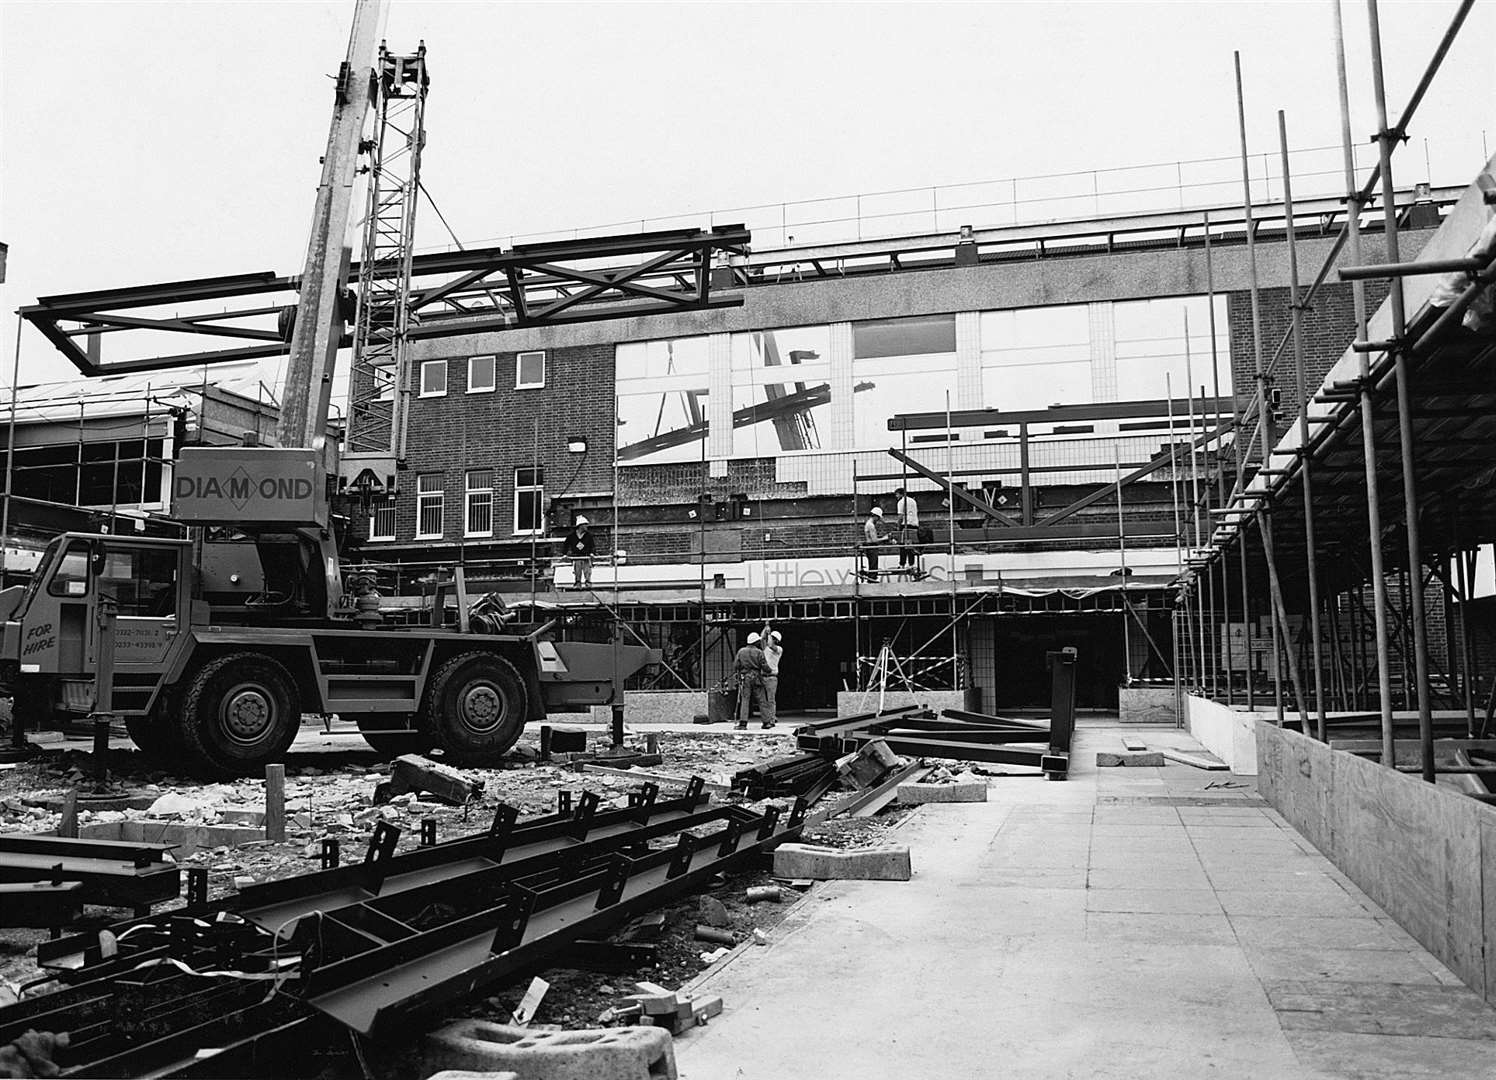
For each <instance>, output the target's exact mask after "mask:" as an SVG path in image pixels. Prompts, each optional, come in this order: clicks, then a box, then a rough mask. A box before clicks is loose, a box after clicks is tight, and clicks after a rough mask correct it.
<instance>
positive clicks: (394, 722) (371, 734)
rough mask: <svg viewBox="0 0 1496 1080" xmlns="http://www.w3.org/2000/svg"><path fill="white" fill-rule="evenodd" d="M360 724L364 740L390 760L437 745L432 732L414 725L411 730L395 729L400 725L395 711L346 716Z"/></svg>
mask: <svg viewBox="0 0 1496 1080" xmlns="http://www.w3.org/2000/svg"><path fill="white" fill-rule="evenodd" d="M344 719H345V720H352V721H353V722H354V723H356V724H358V730H359V734H361V735H362V736H363V737H364V742H366V743H368V744H369V746H370V748H372V749H373V751H374V752H375V753H376V754H378V755H379V756H380V757H382V758H384V759H386V760H389V759H390V758H397V757H399V756H400V755H401V754H424V753H425V752H426V751H427V750H430V749H431V748H432V747H433V746H435V745H436V740H435V739H434V738H432V737H431V732H429V731H427V730H425V729H424V728H419V727H412V728H411V729H410V730H409V731H395V730H393V729H394V728H396V727H398V726H399V725H400V722H401V721H400V716H399V715H398V714H395V713H369V714H367V715H364V716H345V717H344Z"/></svg>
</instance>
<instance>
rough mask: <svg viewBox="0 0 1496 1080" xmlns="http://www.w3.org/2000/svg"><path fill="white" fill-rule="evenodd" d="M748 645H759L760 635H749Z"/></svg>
mask: <svg viewBox="0 0 1496 1080" xmlns="http://www.w3.org/2000/svg"><path fill="white" fill-rule="evenodd" d="M748 644H750V645H757V644H758V635H757V634H749V635H748Z"/></svg>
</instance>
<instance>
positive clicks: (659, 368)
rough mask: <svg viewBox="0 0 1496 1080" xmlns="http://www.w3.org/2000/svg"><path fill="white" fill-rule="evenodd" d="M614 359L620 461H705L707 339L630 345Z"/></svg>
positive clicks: (621, 349)
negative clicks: (703, 453) (702, 457)
mask: <svg viewBox="0 0 1496 1080" xmlns="http://www.w3.org/2000/svg"><path fill="white" fill-rule="evenodd" d="M614 355H615V363H616V368H615V372H616V380H615V390H616V393H617V394H618V414H617V418H616V419H617V424H618V435H617V450H616V453H617V459H618V460H619V461H620V462H625V461H626V462H630V463H632V464H636V465H645V464H649V465H654V464H660V463H663V462H669V461H699V460H701V453H702V445H701V444H702V443H703V442H704V441H705V440H706V433H707V359H708V349H707V339H706V338H705V337H690V338H673V339H670V340H666V341H642V342H626V343H624V344H622V345H619V346H618V349H617V351H616V353H615V354H614Z"/></svg>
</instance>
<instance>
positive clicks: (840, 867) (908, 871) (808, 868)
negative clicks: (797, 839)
mask: <svg viewBox="0 0 1496 1080" xmlns="http://www.w3.org/2000/svg"><path fill="white" fill-rule="evenodd" d="M912 873H913V870H912V867H911V865H910V862H909V848H908V845H902V844H901V845H889V846H887V847H875V848H859V849H856V850H851V851H843V850H840V849H837V848H828V847H818V846H816V845H815V844H781V845H780V846H779V847H777V848H775V849H774V876H775V877H782V878H812V879H814V880H817V881H826V880H832V879H837V880H848V881H908V880H909V878H910V877H911V876H912Z"/></svg>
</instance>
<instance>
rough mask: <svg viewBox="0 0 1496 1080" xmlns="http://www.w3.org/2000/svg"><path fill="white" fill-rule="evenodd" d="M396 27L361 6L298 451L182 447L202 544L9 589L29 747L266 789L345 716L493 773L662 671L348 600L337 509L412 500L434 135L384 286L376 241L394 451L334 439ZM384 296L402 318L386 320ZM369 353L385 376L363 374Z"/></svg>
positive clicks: (8, 624)
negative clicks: (566, 717)
mask: <svg viewBox="0 0 1496 1080" xmlns="http://www.w3.org/2000/svg"><path fill="white" fill-rule="evenodd" d="M382 9H383V0H358V2H357V6H356V11H355V15H354V23H353V32H352V35H351V37H350V43H349V49H348V58H347V60H346V61H345V62H344V64H343V65H342V68H341V70H340V72H339V75H338V85H337V91H336V101H335V105H334V110H333V120H332V126H331V131H330V133H329V137H328V145H327V150H326V153H325V155H324V157H323V162H322V165H323V169H322V178H321V183H320V184H319V187H318V194H317V200H316V206H315V209H314V212H313V225H312V230H311V243H310V244H309V246H308V251H307V257H306V261H305V268H304V271H303V274H302V278H301V288H300V294H299V302H298V304H297V307H296V309H295V318H294V320H293V324H292V327H291V330H292V333H291V338H290V342H291V350H290V352H291V359H290V363H289V364H288V367H287V372H286V376H285V380H284V384H283V387H282V392H281V416H280V420H279V425H278V430H277V434H278V441H279V443H280V445H279V446H276V447H223V448H219V447H214V448H187V449H184V450H182V452H181V453H180V455H179V459H178V461H177V463H176V467H175V470H174V473H173V477H172V493H173V508H172V516H173V517H174V518H176V519H177V520H178V521H181V522H182V523H184V524H186V525H189V526H191V527H192V528H191V536H190V538H189V539H184V540H174V539H159V538H148V537H134V536H121V535H104V534H87V533H65V534H63V535H61V536H59V537H57V538H55V539H54V540H53V541H52V543H51V544H50V545H49V546H48V548H47V550H46V552H45V553H44V555H43V557H42V559H41V562H40V564H39V565H38V567H37V570H36V573H35V575H34V577H33V578H32V580H31V582H30V583H29V584H28V585H26V586H24V587H23V586H16V587H13V588H9V589H6V590H4V591H3V592H0V620H3V622H0V680H3V681H4V682H6V683H8V684H9V685H10V687H11V689H12V696H13V697H12V699H13V703H14V711H13V723H15V724H16V725H17V729H18V730H20V729H21V728H22V727H23V726H25V725H30V724H34V723H36V722H37V721H39V720H42V719H45V718H48V717H50V716H51V715H53V714H54V713H55V712H57V711H59V710H60V711H63V712H65V713H74V714H89V713H98V714H110V715H114V716H118V717H121V718H122V719H123V720H124V722H125V725H126V727H127V729H128V731H129V732H130V735H131V737H132V739H133V740H134V741H135V743H136V744H137V745H138V746H140V747H141V749H143V750H146V751H148V752H155V753H158V754H161V755H163V756H168V757H172V758H175V759H178V760H181V761H183V762H185V763H186V764H187V765H188V766H189V767H191V768H193V769H194V770H195V771H198V772H200V773H203V774H206V775H219V776H228V775H248V774H252V773H255V772H257V771H259V770H260V768H261V767H262V766H263V765H264V764H265V763H267V762H270V761H273V760H275V759H277V758H278V757H280V756H281V755H283V754H284V753H285V752H286V750H287V749H288V748H289V747H290V745H291V743H292V741H293V740H294V739H295V737H296V732H297V730H298V728H299V727H300V724H301V717H302V714H303V713H323V714H330V713H337V714H339V715H341V716H343V717H344V718H352V719H353V720H355V721H356V722H357V724H358V726H359V728H360V730H362V731H364V732H366V734H365V738H366V740H367V741H369V743H370V744H371V745H373V746H374V747H375V748H376V749H379V750H383V751H386V752H392V751H398V750H399V749H400V748H409V749H430V748H432V747H439V748H440V749H441V750H442V751H443V753H444V755H445V756H446V759H447V760H449V761H454V762H458V763H472V764H477V763H483V762H488V761H492V760H493V759H494V758H495V757H497V756H498V755H501V754H503V753H504V752H505V751H507V750H508V749H509V748H510V747H511V746H513V744H514V742H515V741H516V740H517V739H518V738H519V735H520V733H521V732H522V730H523V728H524V725H525V724H526V723H527V722H528V721H530V720H535V719H540V718H543V717H544V715H545V714H546V712H547V711H548V710H558V709H566V708H569V707H574V706H581V705H589V704H603V703H607V702H610V701H614V702H616V701H618V700H619V699H620V695H621V687H622V685H623V680H624V679H626V678H627V677H628V676H629V675H631V674H633V673H634V672H636V671H638V670H639V669H640V668H642V667H643V666H644V665H645V664H647V663H650V662H656V661H658V659H659V653H658V652H657V651H655V650H651V649H647V648H643V647H641V646H632V645H624V644H622V643H620V642H616V641H615V642H610V643H602V642H582V641H567V640H552V639H551V638H549V637H547V636H545V631H544V628H541V629H540V630H536V631H534V632H532V633H529V634H523V635H521V634H513V633H504V632H501V631H503V630H504V629H505V627H504V625H503V623H502V622H501V621H500V620H497V619H495V618H492V617H484V616H483V615H482V614H481V613H479V614H477V615H476V616H475V617H471V618H470V617H469V612H468V611H467V610H466V609H465V607H464V600H465V597H464V595H463V593H462V592H461V590H460V588H459V590H458V595H459V605H458V612H457V614H458V621H457V625H456V626H455V627H448V626H446V625H445V605H444V603H443V601H442V600H441V598H440V595H438V599H437V601H436V603H435V605H434V608H433V612H432V617H431V619H430V620H429V621H428V623H427V624H426V625H421V626H400V627H394V626H386V625H384V624H383V619H382V617H381V615H380V613H379V610H378V603H377V600H373V594H372V593H371V591H370V589H369V587H368V585H367V582H366V581H364V580H363V579H364V575H361V574H358V573H357V572H356V571H357V568H353V570H354V571H355V572H354V573H350V574H348V578H349V581H348V582H345V567H344V566H343V563H342V560H341V559H340V556H339V551H338V537H337V535H336V532H337V530H336V529H335V528H334V520H333V515H332V514H331V512H330V509H329V504H330V500H331V499H334V498H336V497H337V496H338V492H339V491H340V490H367V489H368V487H369V486H370V485H371V484H374V485H379V486H382V487H384V490H386V491H388V490H390V488H391V487H392V486H393V482H394V475H395V468H396V465H397V463H398V456H399V453H398V451H399V447H400V445H401V443H402V441H403V416H402V415H401V414H402V409H401V407H400V406H401V404H402V402H403V397H404V396H405V395H407V394H408V390H409V373H408V371H407V370H406V368H407V365H406V364H405V363H404V357H403V340H402V333H401V331H402V328H403V325H404V323H403V319H404V312H403V311H402V310H401V309H400V305H401V304H402V303H403V301H404V293H403V290H402V288H401V281H402V280H403V282H404V284H405V285H406V286H408V282H409V265H410V264H409V254H410V240H411V232H412V230H411V228H410V222H411V217H410V215H411V213H412V211H413V199H414V196H415V191H416V184H417V182H418V177H419V172H418V168H419V164H418V163H419V151H420V143H421V141H422V133H421V127H420V124H419V123H416V124H415V126H414V128H413V129H412V130H410V131H408V132H407V133H406V135H407V137H408V139H409V140H410V141H409V145H407V146H406V147H405V148H404V150H405V152H406V153H407V154H409V155H411V158H410V160H409V168H408V170H407V172H406V174H405V175H404V176H403V178H402V182H401V184H400V185H399V188H400V191H399V196H400V198H403V199H405V200H407V201H406V202H405V203H404V205H403V209H402V207H400V206H397V205H396V201H395V200H393V199H391V198H388V197H386V196H387V194H388V193H387V192H386V193H385V194H384V195H381V193H380V189H379V188H378V186H377V181H378V174H379V168H378V164H379V163H378V162H376V163H375V168H374V169H373V170H372V171H373V172H374V174H375V175H374V176H372V177H371V181H370V191H371V194H370V197H369V219H368V223H367V225H366V233H365V235H366V239H365V248H366V250H365V253H364V254H365V258H364V264H365V267H366V269H367V268H368V267H369V266H373V265H376V263H377V260H376V258H375V256H376V254H379V253H377V252H376V251H374V250H373V248H374V244H373V243H372V242H371V241H370V240H369V237H370V236H374V235H375V234H376V233H377V234H379V235H380V236H383V237H385V238H390V237H394V243H393V248H394V250H393V251H388V252H384V253H383V254H384V255H385V256H386V257H385V260H384V261H385V263H386V265H387V267H388V269H387V272H386V273H385V274H384V275H383V277H382V280H381V282H380V283H379V287H377V288H371V287H369V283H368V282H362V283H361V284H362V285H363V286H364V287H363V288H362V289H361V295H360V296H359V298H358V303H359V304H360V305H361V309H360V311H359V313H358V317H357V321H358V330H359V332H358V333H357V334H355V350H354V351H355V365H354V373H353V376H352V378H351V379H350V382H351V383H352V384H353V386H352V388H351V390H350V399H351V400H356V401H357V402H362V403H364V404H365V405H366V406H367V409H366V412H367V411H368V410H373V413H372V414H373V415H374V416H375V417H376V419H377V418H378V408H377V403H378V402H381V401H391V402H393V404H392V406H391V408H390V409H389V412H388V413H387V414H386V415H385V416H384V418H383V424H384V427H383V428H382V429H380V430H379V431H376V432H375V436H372V437H373V438H374V439H375V443H377V444H378V445H380V446H382V445H383V442H384V441H387V442H388V444H389V445H388V449H387V452H385V453H370V452H369V451H370V439H371V435H370V433H369V427H368V426H367V425H365V426H364V427H363V429H362V430H360V431H357V432H351V433H350V434H351V435H355V434H356V435H358V436H359V437H360V441H359V442H358V443H357V444H356V443H355V440H354V439H353V438H350V440H349V447H348V449H349V451H350V452H349V453H348V454H346V455H345V459H346V460H344V461H341V462H340V461H338V460H336V454H335V450H336V447H334V446H330V445H329V441H328V438H327V422H328V416H329V406H330V392H331V385H332V373H333V368H334V364H335V362H336V357H337V350H338V346H339V343H340V341H341V340H342V338H343V333H344V324H345V321H346V318H345V316H346V313H347V311H348V299H347V291H346V284H347V279H348V272H349V270H348V268H349V265H350V255H351V252H350V251H349V250H348V249H347V248H346V247H345V246H344V244H343V238H344V235H345V233H346V231H347V228H348V223H349V220H350V216H351V207H352V203H353V192H354V183H355V179H356V174H357V172H358V171H359V168H358V161H359V157H360V155H361V154H363V153H367V152H369V151H371V150H376V148H377V143H378V140H374V141H373V143H372V144H371V142H370V141H369V140H365V139H364V138H363V130H364V125H365V121H366V119H367V116H368V111H369V108H370V106H371V104H372V105H375V106H376V107H381V108H382V107H383V105H384V104H386V103H387V101H388V100H389V99H391V98H393V97H396V96H400V95H408V94H410V93H411V92H413V90H414V91H418V92H419V93H420V94H422V95H423V94H424V89H425V83H424V80H425V68H424V47H423V48H422V51H421V53H419V54H417V55H416V56H415V57H392V56H391V55H390V54H389V53H388V52H387V51H386V50H385V49H384V48H383V47H382V46H377V44H376V43H377V40H378V27H379V23H380V19H381V16H382ZM418 117H419V114H418V113H417V118H418ZM402 214H403V216H401V215H402ZM393 218H399V221H400V223H399V227H398V230H395V229H391V228H390V227H389V222H390V221H391V220H392V219H393ZM402 273H403V275H404V277H403V279H402V278H401V277H400V275H401V274H402ZM392 281H393V283H394V284H393V287H391V282H392ZM376 297H378V298H382V299H383V300H384V301H386V304H385V309H384V310H383V311H380V310H376V309H374V308H373V307H372V306H371V305H373V304H374V303H375V300H376ZM371 340H372V341H374V345H372V346H371V345H370V344H369V342H370V341H371ZM366 347H367V348H369V350H370V353H371V354H377V357H378V359H377V360H375V361H374V362H373V363H368V362H365V363H363V364H362V366H360V361H361V359H362V358H363V357H362V350H363V349H364V348H366ZM371 381H372V382H373V383H382V384H384V386H385V388H387V390H388V391H389V392H387V393H386V392H382V390H381V389H380V388H379V387H377V386H376V387H373V388H372V389H371V385H370V384H371ZM353 411H354V410H352V409H351V410H350V412H353ZM379 436H383V441H381V438H380V437H379ZM340 467H341V468H342V470H343V476H342V481H343V482H342V483H341V484H339V483H338V481H337V477H338V475H339V469H340ZM355 580H358V581H360V582H361V583H360V584H358V585H357V586H356V587H354V588H348V587H345V586H346V585H348V584H352V583H353V582H354V581H355ZM458 580H459V581H460V576H459V578H458ZM353 593H359V594H361V595H360V596H355V595H352V594H353ZM371 600H372V601H373V602H370V601H371ZM615 633H616V630H615Z"/></svg>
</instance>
